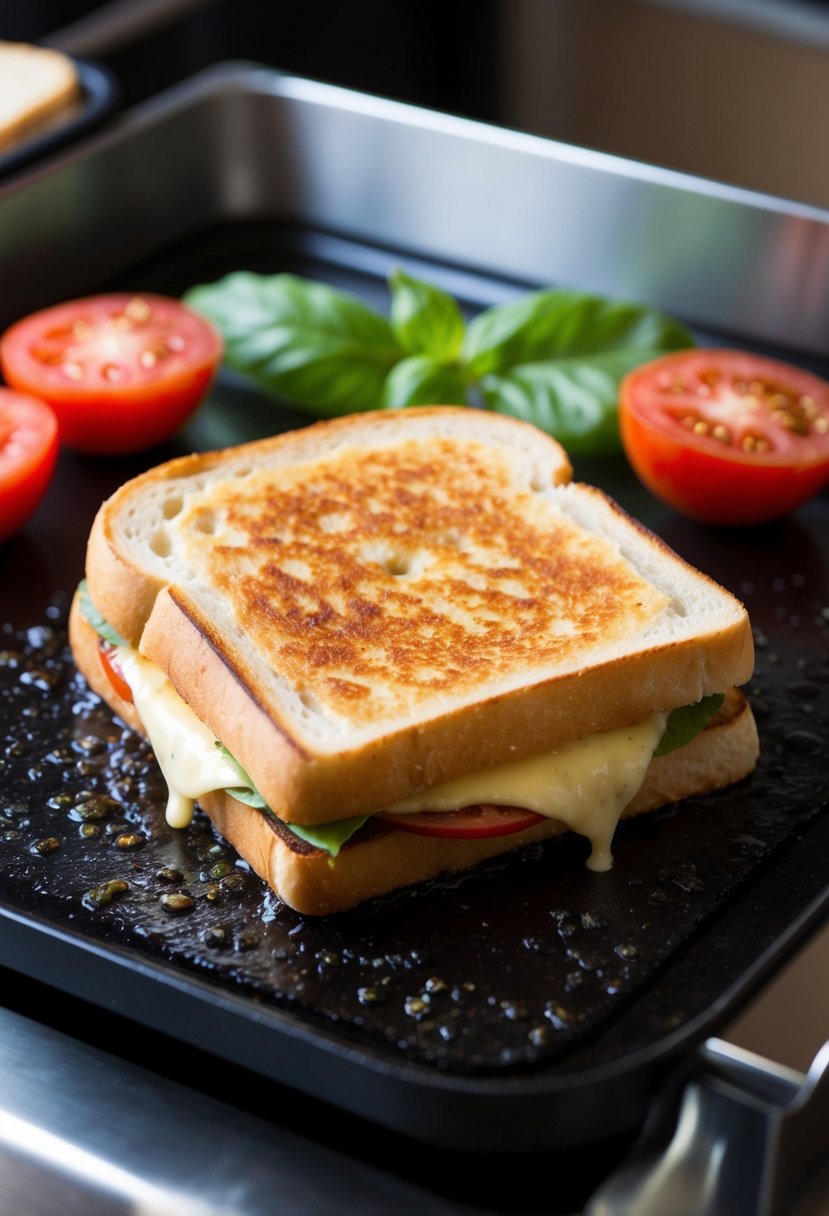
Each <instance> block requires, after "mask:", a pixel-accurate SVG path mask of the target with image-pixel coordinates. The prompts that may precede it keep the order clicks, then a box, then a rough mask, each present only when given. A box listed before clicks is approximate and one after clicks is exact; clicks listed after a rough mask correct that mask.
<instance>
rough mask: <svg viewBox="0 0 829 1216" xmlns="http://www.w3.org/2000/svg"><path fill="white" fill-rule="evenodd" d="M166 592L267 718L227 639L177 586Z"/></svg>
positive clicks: (289, 739) (295, 745)
mask: <svg viewBox="0 0 829 1216" xmlns="http://www.w3.org/2000/svg"><path fill="white" fill-rule="evenodd" d="M167 594H168V595H169V596H170V599H171V600H172V601H173V603H174V604H175V605H176V607H177V608H178V610H179V611H180V612H181V614H182V616H184V617H186V618H187V620H188V621H189V622H190V623H191V625H192V626H193V628H194V629H195V630H196V631H197V632H198V633H199V634H200V635H201V636H202V637H203V638H204V640H205V642H206V643H207V645H208V646H209V647H210V649H211V650H212V651H213V653H214V654H215V655H216V657H217V658H218V659H219V660H220V661H221V663H222V664H223V665H224V667H225V668H226V670H227V671H229V672H230V674H231V675H232V676H233V679H234V680H235V681H236V683H237V684H238V685H239V687H240V688H242V689H243V691H244V692H245V694H246V696H248V697H249V698H250V700H251V701H252V702H253V704H254V705H255V706H256V708H257V709H258V710H259V711H260V713H262V714H264V715H265V717H268V718H269V717H270V715H269V714H268V709H267V706H266V705H265V704H264V703H263V702H262V701H261V700H260V698H259V697H258V696H257V695H256V692H255V690H254V689H253V688H251V686H250V684H249V683H248V681H247V680H246V679H245V678H244V676H243V675H242V673H241V672H240V671H239V669H238V668H237V666H236V665H235V663H234V662H233V659H232V658H231V656H230V655H229V653H228V648H227V640H226V639H223V638H222V637H221V636H220V635H219V634H218V633H217V632H216V630H215V629H213V628H212V627H211V625H210V624H209V622H207V621H205V620H204V618H203V617H202V616H201V615H200V613H199V612H198V611H197V610H196V609H195V607H194V606H193V604H192V603H191V602H190V601H189V600H188V599H187V597H186V596H185V595H183V594H182V592H181V591H180V590H179V589H178V588H177V587H168V588H167ZM170 679H171V681H172V683H173V685H174V687H176V689H177V691H178V693H179V695H180V696H182V697H183V698H184V699H185V700H187V694H188V690H187V689H186V688H182V687H178V685H177V684H176V681H175V680H173V679H172V675H171V676H170ZM271 720H272V719H271ZM273 727H274V729H275V730H277V731H278V732H279V734H280V735H281V736H282V738H283V739H284V740H285V742H286V743H288V744H290V746H291V749H292V750H293V751H294V752H295V753H296V755H297V757H298V758H299V759H302V760H308V759H309V756H308V753H307V752H306V751H305V749H304V748H303V747H302V746H301V745H300V743H299V742H298V740H297V739H295V738H294V737H293V735H291V734H289V733H288V732H287V731H284V730H283V729H282V728H281V726H280V724H279V722H276V721H274V722H273Z"/></svg>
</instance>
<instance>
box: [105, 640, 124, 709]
mask: <svg viewBox="0 0 829 1216" xmlns="http://www.w3.org/2000/svg"><path fill="white" fill-rule="evenodd" d="M98 657H99V658H100V660H101V667H102V668H103V669H104V674H105V676H106V677H107V679H108V680H109V682H110V684H111V685H112V687H113V688H114V689H115V691H116V692H117V694H118V696H119V697H120V698H121V700H122V701H126V702H128V704H130V705H132V689H131V688H130V686H129V684H128V683H127V681H126V680H125V679H124V673H123V671H122V670H121V665H120V664H119V662H118V659H117V651H116V648H115V647H114V646H111V645H110V643H109V642H106V641H104V639H103V638H98Z"/></svg>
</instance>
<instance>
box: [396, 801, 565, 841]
mask: <svg viewBox="0 0 829 1216" xmlns="http://www.w3.org/2000/svg"><path fill="white" fill-rule="evenodd" d="M374 818H375V819H379V820H380V822H381V823H385V824H388V826H389V827H392V828H398V829H399V830H400V831H401V832H413V833H414V834H415V835H416V836H445V837H447V838H453V839H455V840H476V839H480V838H482V837H484V836H511V835H512V834H513V832H524V831H526V829H527V828H532V827H535V825H536V824H537V823H541V822H542V821H543V820H544V818H545V816H544V815H538V814H536V812H535V811H527V810H523V809H522V808H521V807H517V806H492V805H490V804H485V805H483V806H465V807H462V808H461V809H460V810H457V811H417V812H416V813H415V814H413V815H392V814H380V815H375V816H374Z"/></svg>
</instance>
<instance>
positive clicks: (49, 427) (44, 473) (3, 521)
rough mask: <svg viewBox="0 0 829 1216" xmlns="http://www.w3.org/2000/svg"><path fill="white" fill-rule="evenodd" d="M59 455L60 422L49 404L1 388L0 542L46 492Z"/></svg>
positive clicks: (20, 522) (23, 520)
mask: <svg viewBox="0 0 829 1216" xmlns="http://www.w3.org/2000/svg"><path fill="white" fill-rule="evenodd" d="M57 455H58V424H57V421H56V419H55V415H54V414H53V413H52V411H51V410H50V409H49V407H48V405H44V404H43V402H42V401H36V400H35V399H34V398H33V397H25V396H24V395H23V394H22V393H13V392H12V391H11V389H8V388H0V541H3V540H6V538H7V537H9V536H11V535H12V533H13V532H16V531H17V529H18V528H20V527H22V526H23V524H24V523H25V522H26V520H27V519H28V518H29V516H30V515H31V514H32V512H33V511H34V509H35V507H36V506H37V504H38V503H39V502H40V500H41V498H42V497H43V495H44V494H45V493H46V487H47V486H48V484H49V481H50V479H51V477H52V472H53V471H54V468H55V460H56V459H57Z"/></svg>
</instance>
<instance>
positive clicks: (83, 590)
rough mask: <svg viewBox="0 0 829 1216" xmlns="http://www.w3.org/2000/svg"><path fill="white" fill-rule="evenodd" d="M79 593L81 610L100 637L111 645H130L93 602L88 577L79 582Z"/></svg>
mask: <svg viewBox="0 0 829 1216" xmlns="http://www.w3.org/2000/svg"><path fill="white" fill-rule="evenodd" d="M78 595H79V597H80V608H81V612H82V613H83V616H84V618H85V620H86V621H87V623H88V624H89V625H91V626H92V628H93V629H94V630H95V632H96V633H97V634H98V636H99V637H101V638H103V639H104V641H105V642H109V644H110V646H128V645H129V643H128V642H125V641H124V639H123V638H122V637H121V635H120V633H119V632H118V630H117V629H114V628H113V627H112V625H110V623H109V621H106V620H104V618H103V617H102V616H101V614H100V612H99V611H98V609H97V608H96V607H95V605H94V604H93V602H92V596H91V595H90V594H89V588H88V587H87V585H86V579H82V580H81V582H80V583H79V584H78Z"/></svg>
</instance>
